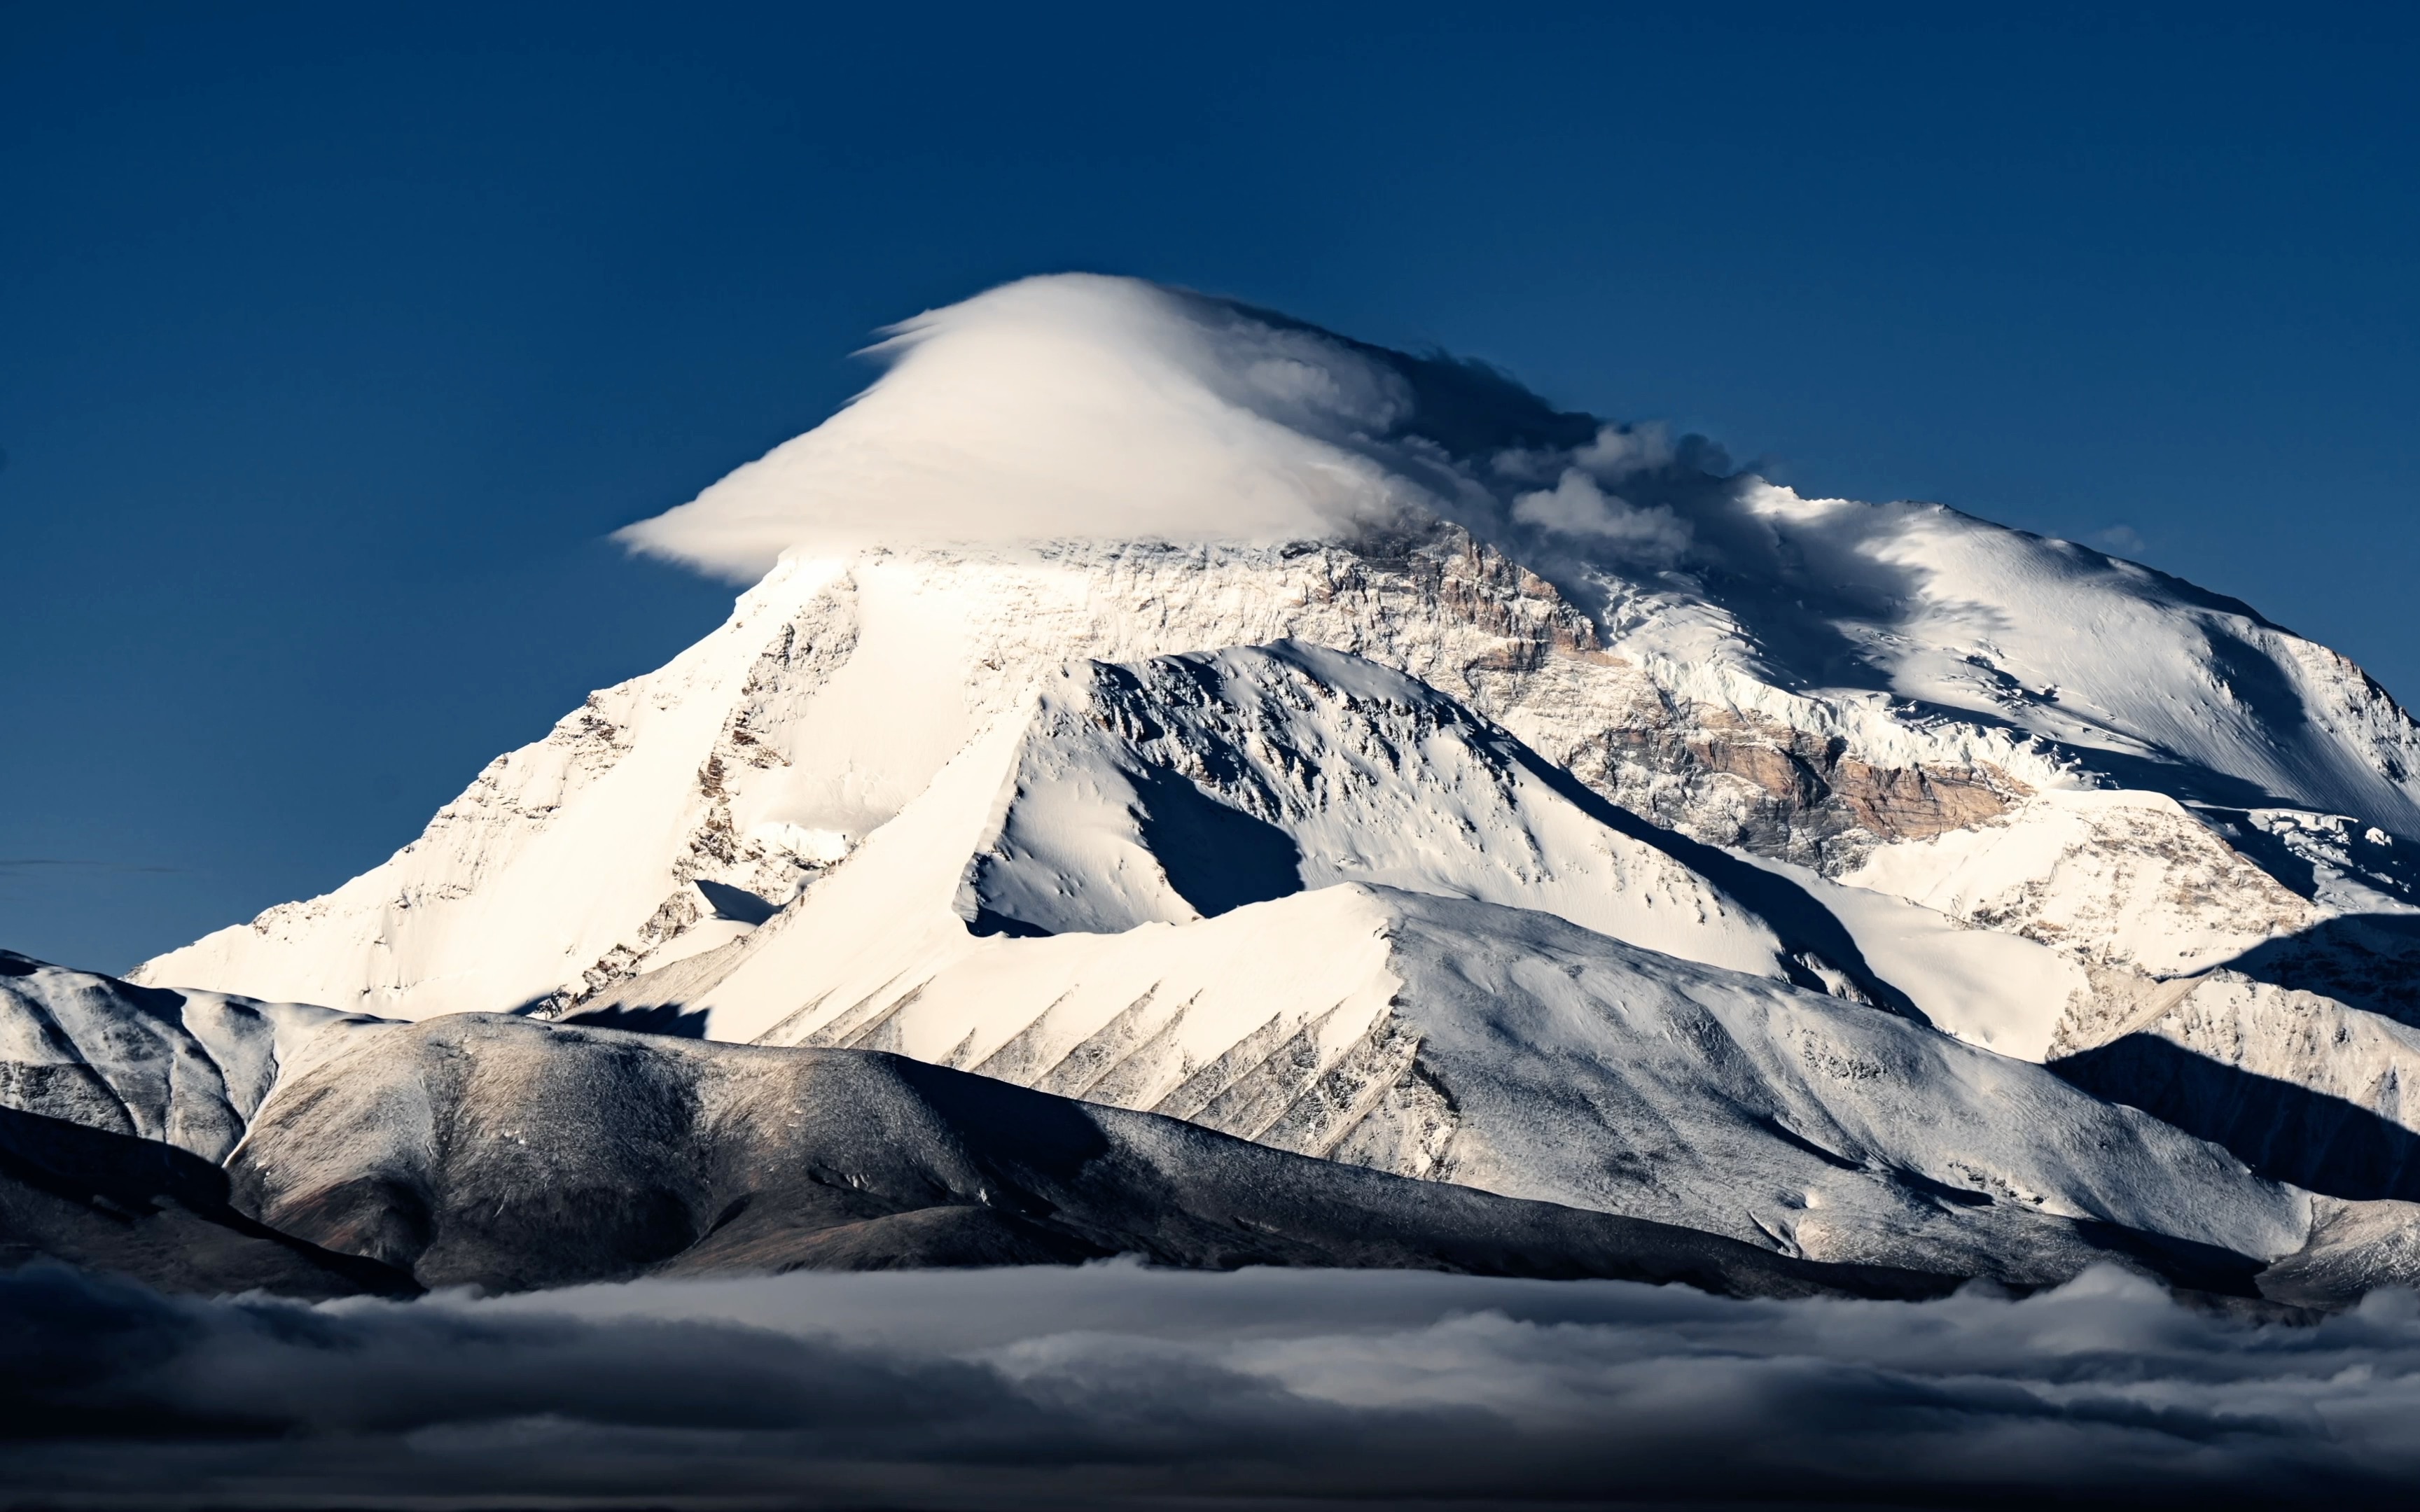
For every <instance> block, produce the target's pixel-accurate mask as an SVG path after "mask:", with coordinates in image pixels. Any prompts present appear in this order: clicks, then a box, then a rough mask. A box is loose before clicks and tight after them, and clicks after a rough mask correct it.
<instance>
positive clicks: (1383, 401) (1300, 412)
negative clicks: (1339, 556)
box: [618, 275, 1431, 579]
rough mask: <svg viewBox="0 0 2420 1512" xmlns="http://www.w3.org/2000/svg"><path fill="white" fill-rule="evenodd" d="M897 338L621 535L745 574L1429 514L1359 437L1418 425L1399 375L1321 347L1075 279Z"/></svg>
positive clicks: (1230, 314)
mask: <svg viewBox="0 0 2420 1512" xmlns="http://www.w3.org/2000/svg"><path fill="white" fill-rule="evenodd" d="M885 334H886V336H887V337H888V339H887V340H885V341H884V342H882V343H881V344H880V345H879V346H877V347H875V348H873V351H874V354H875V355H876V356H878V357H880V358H882V359H884V360H886V361H887V362H888V363H889V364H890V365H889V370H888V371H887V372H886V373H884V375H883V376H882V378H880V379H879V380H878V381H876V383H875V384H874V385H873V387H871V388H870V389H868V390H866V391H865V392H864V393H861V394H860V395H859V396H858V397H857V398H856V399H855V400H854V401H852V402H851V403H850V404H849V405H848V406H847V408H845V409H842V410H841V411H840V412H839V413H838V414H836V415H834V416H833V417H832V418H831V419H830V420H829V421H826V422H825V423H824V424H821V425H819V426H817V427H816V428H815V429H814V430H812V431H809V432H808V433H807V434H805V435H803V436H800V437H799V438H797V439H796V440H791V441H788V442H786V443H784V444H783V445H782V446H779V447H777V448H775V449H774V450H773V451H772V452H771V453H770V454H769V455H767V456H765V457H764V458H762V459H761V460H759V461H756V462H752V463H750V464H748V465H747V466H745V467H742V468H740V469H739V470H738V471H736V472H733V473H732V474H731V475H730V476H728V477H726V478H724V479H722V480H721V482H719V483H717V484H715V485H714V486H712V487H709V488H707V489H706V491H705V492H704V493H702V494H700V495H699V496H698V497H697V498H696V499H695V500H693V501H690V502H689V503H686V504H683V505H681V506H679V507H678V508H676V509H673V510H670V511H668V512H666V513H664V514H662V515H659V516H657V517H654V518H652V519H647V520H643V521H641V522H640V523H638V524H636V525H632V526H630V527H628V529H626V530H624V531H622V532H619V535H618V538H619V539H620V540H622V541H623V542H624V543H626V544H627V545H628V546H630V547H632V548H636V549H638V550H640V551H644V552H646V553H648V554H651V555H655V556H660V557H665V558H669V559H672V560H674V561H678V562H682V563H689V564H690V565H693V566H697V567H701V568H704V569H706V570H707V571H709V572H713V573H716V574H718V575H721V576H725V577H730V578H735V579H753V578H755V577H757V576H759V575H761V574H762V573H763V572H764V571H765V570H766V569H767V568H768V567H769V566H770V565H771V564H772V563H773V562H774V561H775V560H776V559H777V558H778V557H779V556H780V555H781V554H782V553H783V551H785V550H789V549H792V548H808V549H818V550H821V549H830V550H849V549H854V548H861V547H866V546H873V545H891V546H898V545H923V544H932V543H943V542H977V541H1014V540H1035V539H1055V538H1068V537H1109V538H1162V539H1171V540H1216V541H1281V540H1293V539H1303V538H1312V537H1319V536H1326V535H1332V534H1335V533H1338V532H1341V531H1344V530H1348V529H1351V528H1353V527H1354V526H1356V525H1357V524H1364V523H1370V522H1374V521H1379V520H1384V519H1386V518H1388V517H1392V516H1393V515H1395V514H1396V513H1397V512H1398V511H1399V510H1400V509H1401V508H1402V507H1403V506H1404V505H1405V504H1415V505H1419V504H1427V503H1430V502H1431V501H1430V500H1429V499H1428V498H1427V497H1426V491H1425V490H1424V489H1423V488H1422V487H1421V486H1419V484H1417V483H1414V482H1413V481H1411V480H1410V479H1409V478H1407V477H1404V476H1403V475H1401V474H1399V473H1396V472H1395V471H1392V470H1390V469H1389V468H1388V467H1386V466H1383V465H1382V464H1381V463H1380V462H1379V461H1377V460H1373V458H1372V457H1371V456H1370V455H1364V454H1362V453H1361V452H1357V451H1356V450H1354V449H1352V447H1351V444H1350V442H1351V440H1353V439H1354V438H1357V437H1376V436H1380V435H1383V434H1384V433H1385V432H1387V431H1388V429H1389V428H1390V427H1392V426H1394V425H1395V424H1398V423H1400V422H1401V421H1402V420H1403V419H1404V417H1405V416H1406V415H1407V413H1408V412H1409V408H1410V404H1411V394H1410V391H1409V389H1408V388H1407V386H1406V385H1405V384H1404V380H1403V379H1402V378H1401V377H1399V376H1398V375H1397V374H1395V373H1393V372H1391V371H1389V370H1388V368H1387V367H1386V366H1384V365H1383V364H1381V363H1377V362H1374V361H1372V360H1370V359H1369V358H1368V357H1365V356H1363V355H1361V354H1360V353H1358V352H1356V351H1355V350H1352V349H1350V348H1349V347H1347V346H1345V345H1344V344H1342V343H1341V342H1338V341H1335V340H1332V339H1330V338H1327V337H1326V336H1323V335H1322V334H1320V333H1318V332H1311V331H1309V330H1305V329H1299V328H1296V329H1287V328H1285V327H1283V326H1281V325H1280V324H1276V323H1272V322H1269V321H1264V320H1262V319H1260V318H1256V317H1254V316H1250V315H1249V314H1247V313H1246V312H1242V311H1239V310H1237V309H1235V308H1234V307H1233V306H1230V305H1225V304H1221V303H1218V302H1216V301H1208V300H1202V299H1197V298H1194V297H1191V296H1187V295H1183V294H1179V293H1176V292H1174V291H1171V290H1167V289H1163V288H1159V287H1157V286H1156V285H1150V284H1145V283H1141V282H1139V281H1136V280H1132V279H1121V278H1107V277H1096V276H1090V275H1061V276H1056V277H1047V278H1032V279H1026V280H1024V281H1022V282H1019V283H1015V284H1010V285H1004V286H1002V287H1000V288H996V289H993V290H991V291H990V292H988V293H985V294H981V295H978V296H976V297H975V298H973V299H971V300H968V301H965V302H963V303H960V304H954V305H952V306H950V307H949V308H947V309H943V310H937V311H932V312H929V313H927V314H925V315H923V316H917V317H916V318H915V319H913V320H908V321H906V322H904V323H902V324H901V325H898V326H896V327H893V328H892V329H891V330H890V331H889V332H886V333H885ZM1340 441H1342V442H1344V443H1345V444H1339V442H1340Z"/></svg>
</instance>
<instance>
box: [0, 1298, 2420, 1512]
mask: <svg viewBox="0 0 2420 1512" xmlns="http://www.w3.org/2000/svg"><path fill="white" fill-rule="evenodd" d="M0 1422H5V1423H6V1424H7V1425H8V1427H7V1429H6V1431H5V1433H4V1434H0V1439H5V1441H6V1442H5V1443H0V1481H5V1482H6V1483H7V1484H8V1485H9V1486H11V1487H12V1488H14V1489H16V1490H17V1491H18V1493H19V1494H20V1495H21V1496H24V1497H30V1498H36V1499H45V1498H46V1499H49V1500H54V1501H66V1500H79V1501H81V1500H88V1499H90V1498H93V1497H96V1496H106V1497H108V1498H111V1499H112V1500H113V1504H124V1505H133V1506H144V1505H155V1504H185V1503H190V1502H192V1501H194V1500H195V1498H196V1488H199V1487H207V1489H208V1491H209V1498H210V1499H212V1500H213V1504H263V1503H269V1502H278V1503H286V1502H294V1501H303V1502H313V1503H314V1504H318V1503H332V1502H338V1501H356V1500H360V1499H365V1498H366V1499H368V1500H370V1501H371V1502H373V1503H374V1504H392V1503H396V1502H401V1501H406V1500H410V1501H412V1502H414V1503H415V1504H428V1505H436V1506H445V1505H463V1504H496V1503H497V1502H498V1501H500V1500H503V1499H522V1498H527V1499H547V1498H557V1499H571V1500H580V1501H603V1500H608V1499H637V1500H639V1501H641V1502H643V1503H644V1504H650V1505H719V1504H731V1503H734V1502H740V1501H747V1502H750V1504H753V1502H754V1501H756V1500H766V1501H771V1502H778V1503H779V1504H782V1505H785V1506H788V1505H821V1504H870V1503H879V1504H915V1505H949V1506H993V1505H1003V1504H1024V1505H1051V1506H1104V1507H1121V1506H1130V1505H1140V1504H1152V1503H1155V1502H1156V1499H1158V1498H1161V1497H1164V1496H1166V1495H1167V1494H1170V1493H1171V1492H1175V1491H1183V1492H1185V1493H1187V1494H1192V1495H1207V1496H1216V1497H1218V1498H1223V1499H1225V1503H1226V1504H1236V1505H1249V1504H1255V1503H1258V1502H1261V1501H1264V1500H1277V1499H1280V1498H1283V1499H1288V1500H1287V1504H1288V1505H1293V1506H1315V1505H1325V1504H1362V1505H1367V1504H1371V1503H1372V1502H1373V1500H1374V1501H1376V1502H1379V1503H1385V1502H1388V1501H1400V1500H1404V1499H1409V1498H1414V1497H1418V1498H1421V1499H1424V1504H1437V1505H1445V1506H1450V1505H1457V1504H1474V1505H1475V1504H1486V1505H1490V1506H1506V1505H1518V1504H1528V1503H1558V1504H1572V1503H1574V1502H1579V1503H1582V1504H1603V1503H1605V1502H1608V1501H1621V1502H1633V1501H1648V1502H1667V1503H1697V1502H1706V1501H1720V1502H1728V1503H1736V1504H1757V1505H1800V1504H1834V1505H1837V1504H1841V1503H1843V1502H1849V1501H1854V1502H1861V1503H1885V1502H1886V1503H1890V1504H1926V1505H1958V1506H1975V1505H1984V1504H2009V1505H2030V1504H2041V1503H2045V1502H2054V1501H2055V1502H2058V1503H2060V1504H2077V1503H2092V1502H2100V1501H2105V1502H2108V1503H2112V1504H2125V1505H2128V1506H2130V1507H2143V1506H2159V1505H2187V1504H2189V1505H2194V1506H2196V1507H2212V1506H2224V1505H2230V1504H2242V1503H2257V1504H2276V1503H2278V1502H2281V1501H2287V1500H2300V1499H2303V1498H2306V1497H2311V1496H2317V1495H2324V1496H2325V1497H2327V1498H2328V1499H2330V1500H2331V1501H2333V1502H2335V1504H2339V1505H2346V1506H2352V1505H2360V1504H2365V1503H2367V1502H2372V1501H2376V1502H2379V1503H2381V1504H2383V1503H2386V1502H2389V1501H2393V1500H2394V1499H2396V1498H2397V1497H2399V1496H2401V1495H2403V1494H2405V1492H2406V1491H2407V1490H2408V1487H2409V1485H2410V1484H2411V1482H2412V1477H2414V1476H2415V1475H2420V1304H2415V1301H2414V1299H2413V1298H2412V1297H2411V1296H2410V1295H2409V1294H2405V1293H2380V1294H2376V1295H2373V1296H2372V1297H2371V1298H2370V1299H2369V1301H2368V1302H2366V1303H2365V1304H2363V1305H2362V1306H2361V1307H2360V1308H2359V1309H2357V1310H2355V1311H2354V1312H2352V1313H2350V1314H2347V1315H2344V1316H2342V1317H2338V1318H2334V1319H2327V1320H2325V1321H2322V1322H2319V1323H2318V1324H2316V1325H2312V1326H2290V1325H2285V1324H2277V1323H2268V1324H2253V1323H2247V1322H2242V1321H2234V1320H2228V1319H2223V1318H2218V1317H2211V1316H2207V1315H2203V1314H2197V1313H2194V1312H2190V1311H2187V1310H2185V1309H2184V1308H2182V1307H2180V1306H2179V1305H2177V1304H2174V1303H2171V1302H2170V1301H2169V1300H2168V1299H2167V1298H2166V1297H2165V1296H2164V1294H2163V1293H2161V1292H2160V1291H2159V1290H2158V1289H2157V1288H2154V1287H2152V1286H2150V1285H2149V1283H2147V1282H2143V1281H2140V1280H2138V1279H2135V1278H2133V1277H2131V1276H2127V1275H2125V1274H2122V1273H2117V1272H2100V1273H2090V1274H2087V1275H2086V1276H2085V1277H2084V1278H2083V1279H2081V1280H2079V1281H2077V1282H2075V1283H2073V1284H2072V1285H2070V1286H2068V1287H2066V1288H2060V1289H2058V1290H2055V1291H2052V1292H2048V1293H2044V1294H2041V1295H2039V1296H2035V1297H2033V1298H2030V1299H2027V1300H2025V1301H2022V1302H2010V1301H2006V1300H2000V1299H1995V1298H1993V1297H1990V1296H1986V1295H1981V1294H1975V1293H1969V1294H1963V1295H1960V1296H1957V1297H1952V1298H1949V1299H1947V1300H1945V1301H1942V1302H1937V1303H1926V1304H1896V1303H1863V1302H1848V1301H1808V1302H1790V1303H1781V1302H1735V1301H1725V1300H1721V1299H1717V1298H1714V1297H1709V1296H1706V1295H1704V1294H1701V1293H1699V1292H1694V1291H1689V1290H1686V1289H1683V1288H1651V1287H1642V1286H1634V1285H1626V1284H1621V1283H1611V1282H1521V1281H1499V1280H1481V1279H1474V1278H1470V1277H1459V1276H1447V1275H1432V1274H1422V1273H1367V1272H1353V1273H1343V1272H1266V1271H1263V1272H1245V1273H1237V1274H1232V1275H1215V1274H1202V1273H1169V1272H1151V1271H1145V1270H1142V1269H1140V1268H1139V1267H1135V1266H1132V1265H1125V1264H1117V1265H1109V1266H1092V1267H1086V1268H1083V1269H1080V1270H1078V1269H1065V1270H1009V1271H988V1272H985V1271H976V1272H926V1273H904V1274H903V1273H891V1274H877V1275H817V1274H793V1275H787V1276H779V1277H763V1278H753V1279H741V1280H727V1281H712V1282H689V1283H674V1282H641V1283H634V1284H631V1285H628V1286H618V1287H592V1288H579V1289H575V1290H571V1291H563V1292H554V1293H540V1294H534V1295H528V1296H520V1297H507V1298H501V1299H493V1300H487V1301H481V1300H476V1299H473V1298H469V1297H465V1296H460V1295H452V1296H441V1297H437V1298H432V1299H427V1300H424V1301H421V1302H417V1303H411V1304H388V1303H363V1302H350V1303H340V1304H325V1305H321V1306H318V1307H304V1306H302V1305H299V1304H281V1303H272V1302H263V1301H259V1300H238V1301H234V1302H196V1301H171V1300H167V1299H163V1298H160V1297H158V1296H156V1295H153V1294H151V1293H148V1292H146V1291H143V1290H141V1289H139V1288H133V1287H132V1286H129V1285H126V1284H123V1283H115V1282H106V1281H98V1280H94V1279H91V1278H87V1277H82V1276H78V1275H76V1274H74V1273H70V1272H66V1271H62V1270H58V1269H55V1268H47V1267H37V1268H32V1269H28V1270H24V1271H20V1272H16V1273H10V1274H7V1275H0ZM104 1441H105V1442H106V1443H107V1445H108V1447H107V1449H106V1450H105V1452H103V1451H100V1450H97V1449H96V1448H95V1445H96V1444H98V1443H102V1442H104ZM315 1499H316V1501H315Z"/></svg>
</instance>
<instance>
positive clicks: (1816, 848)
mask: <svg viewBox="0 0 2420 1512" xmlns="http://www.w3.org/2000/svg"><path fill="white" fill-rule="evenodd" d="M1564 760H1565V761H1566V763H1567V764H1569V765H1570V766H1571V767H1572V769H1573V770H1574V771H1575V773H1577V774H1578V775H1579V776H1580V778H1581V779H1584V780H1585V781H1587V782H1588V784H1589V785H1590V786H1591V787H1593V788H1595V789H1596V790H1597V791H1598V792H1600V793H1603V794H1604V795H1606V796H1607V797H1609V798H1611V799H1613V800H1614V801H1615V802H1617V803H1621V804H1622V805H1624V806H1626V807H1628V808H1631V809H1635V810H1637V811H1638V812H1640V813H1644V814H1649V815H1652V817H1653V818H1654V819H1655V820H1656V821H1657V822H1658V823H1661V824H1665V825H1670V826H1671V827H1672V828H1674V829H1677V830H1679V831H1681V832H1682V833H1683V834H1684V835H1688V836H1690V837H1692V838H1693V839H1697V840H1701V841H1705V842H1707V843H1708V844H1710V845H1730V846H1737V847H1738V848H1740V849H1742V850H1745V851H1752V852H1754V853H1756V854H1757V855H1760V856H1774V857H1776V858H1777V859H1780V860H1785V861H1791V862H1794V863H1796V864H1797V865H1800V866H1804V867H1807V868H1810V869H1812V870H1814V871H1817V872H1823V873H1825V874H1827V875H1837V874H1838V873H1840V872H1848V871H1851V870H1853V869H1854V868H1855V867H1856V865H1857V864H1858V863H1859V862H1861V861H1863V860H1864V859H1865V857H1866V856H1867V855H1868V854H1869V853H1870V852H1871V851H1872V849H1873V848H1874V846H1875V845H1877V844H1880V843H1882V842H1884V841H1895V840H1924V839H1928V838H1930V837H1931V836H1934V835H1939V834H1943V833H1945V832H1947V831H1949V830H1953V829H1964V828H1966V827H1968V826H1969V825H1977V824H1980V823H1982V822H1983V821H1985V820H1987V819H1992V818H1994V817H1996V816H1998V815H1999V814H2001V813H2003V812H2006V811H2007V810H2008V808H2009V804H2010V803H2012V802H2014V801H2015V800H2017V799H2019V798H2022V797H2024V796H2025V795H2028V794H2030V793H2031V792H2032V791H2033V790H2032V789H2031V788H2029V787H2027V786H2026V785H2025V784H2024V783H2023V782H2020V781H2018V780H2017V779H2015V778H2013V777H2010V776H2009V774H2008V773H2007V772H2005V771H2002V770H2001V769H2000V768H1998V767H1996V766H1993V765H1992V764H1988V763H1976V764H1973V765H1969V766H1947V765H1912V766H1877V765H1875V764H1873V763H1871V762H1869V761H1866V760H1863V759H1861V758H1860V757H1858V756H1855V755H1854V754H1852V753H1851V751H1850V748H1849V742H1848V741H1847V740H1846V739H1845V738H1843V737H1841V736H1839V735H1837V734H1830V735H1827V734H1818V733H1813V732H1810V731H1806V730H1794V729H1792V728H1790V727H1788V726H1786V725H1780V724H1776V723H1774V722H1771V721H1766V720H1761V719H1757V718H1752V717H1743V716H1741V715H1737V714H1733V713H1730V712H1729V711H1727V710H1721V709H1714V708H1708V707H1705V706H1703V705H1691V704H1685V703H1682V702H1678V701H1674V700H1670V699H1665V700H1662V701H1660V707H1658V708H1657V709H1656V710H1654V711H1653V715H1652V717H1650V718H1648V719H1642V720H1639V721H1638V722H1636V723H1632V724H1628V725H1624V726H1621V727H1617V728H1613V729H1609V730H1607V731H1606V732H1605V733H1604V734H1602V735H1600V736H1598V737H1597V738H1596V739H1594V740H1592V741H1590V742H1589V743H1587V744H1584V745H1582V746H1581V747H1579V748H1577V749H1575V750H1574V751H1572V752H1570V753H1568V754H1567V755H1566V756H1565V758H1564Z"/></svg>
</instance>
